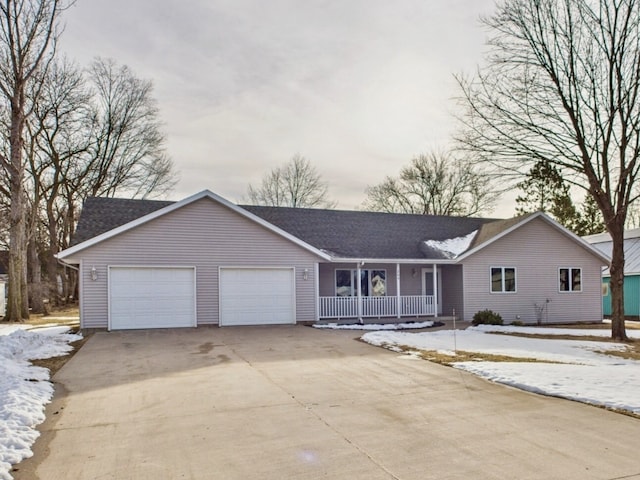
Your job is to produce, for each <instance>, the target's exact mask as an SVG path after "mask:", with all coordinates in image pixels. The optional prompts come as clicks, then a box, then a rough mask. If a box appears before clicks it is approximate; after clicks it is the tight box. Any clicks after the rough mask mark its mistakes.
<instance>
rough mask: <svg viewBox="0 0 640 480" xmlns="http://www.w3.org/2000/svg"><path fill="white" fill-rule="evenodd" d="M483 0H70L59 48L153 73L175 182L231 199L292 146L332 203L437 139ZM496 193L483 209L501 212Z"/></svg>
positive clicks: (446, 124)
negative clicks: (325, 184) (491, 204)
mask: <svg viewBox="0 0 640 480" xmlns="http://www.w3.org/2000/svg"><path fill="white" fill-rule="evenodd" d="M493 7H494V2H493V0H396V1H394V2H390V1H388V0H339V1H331V0H325V1H322V0H269V1H266V0H188V1H178V0H135V1H131V0H111V1H108V2H104V1H99V2H98V1H92V0H78V2H77V3H76V5H75V6H74V7H73V8H71V9H70V10H69V11H67V12H66V13H65V23H66V29H65V32H64V34H63V36H62V39H61V43H60V50H61V51H62V52H64V53H66V54H67V55H68V56H69V57H71V58H73V59H75V60H77V61H78V62H79V63H80V64H81V65H87V64H88V63H89V62H90V60H91V59H92V58H93V57H95V56H101V57H109V58H113V59H115V60H116V61H117V62H118V63H121V64H126V65H128V66H129V67H131V68H132V69H133V70H134V72H136V74H138V75H139V76H141V77H144V78H148V79H151V80H153V82H154V86H155V96H156V98H157V99H158V102H159V107H160V110H161V115H162V119H163V121H164V123H165V131H166V134H167V140H168V142H167V147H168V153H169V154H170V156H171V157H172V159H173V161H174V163H175V167H176V171H177V172H178V173H179V176H180V181H179V183H178V185H177V187H176V189H175V191H174V192H173V193H172V195H171V197H172V199H181V198H183V197H186V196H188V195H190V194H193V193H196V192H198V191H200V190H203V189H205V188H208V189H210V190H212V191H214V192H215V193H218V194H220V195H222V196H223V197H225V198H227V199H229V200H231V201H234V202H236V201H241V200H242V198H243V196H245V195H246V190H247V186H248V184H249V183H254V184H257V183H258V182H259V181H260V179H261V178H262V176H263V175H264V174H266V173H267V172H269V171H270V170H271V169H272V168H274V167H277V166H280V165H282V164H284V163H286V162H287V161H288V160H289V159H290V158H291V157H292V156H293V155H294V154H296V153H299V154H301V155H303V156H304V157H306V158H308V159H309V160H310V161H311V162H312V163H313V165H314V166H315V167H316V168H317V170H318V171H319V173H320V174H321V176H322V177H323V179H324V180H326V181H327V182H328V183H329V188H330V196H331V198H332V199H334V200H336V201H337V202H338V208H343V209H353V208H357V207H358V206H359V205H360V204H361V203H362V201H363V200H364V197H365V194H364V190H365V188H366V186H367V185H373V184H376V183H379V182H381V181H382V180H383V179H384V177H385V176H386V175H397V173H398V172H399V170H400V168H401V167H402V166H404V165H406V164H407V163H408V162H409V161H410V160H411V158H412V157H414V156H415V155H417V154H419V153H422V152H426V151H429V150H432V149H443V148H446V147H447V145H448V144H449V142H450V139H451V135H452V133H453V131H454V128H455V121H454V118H453V113H454V111H455V110H456V105H455V101H454V100H453V97H455V96H456V95H457V93H458V90H457V86H456V83H455V80H454V78H453V74H454V73H472V72H473V71H474V70H475V68H476V66H477V64H478V63H480V62H481V61H482V53H483V51H484V50H485V45H484V41H485V36H486V31H485V30H484V29H483V28H482V27H481V26H480V23H479V17H480V15H481V14H488V13H491V12H492V10H493ZM512 213H513V206H512V205H511V204H510V202H503V203H502V205H501V206H500V207H499V208H497V209H496V211H495V212H494V215H503V216H504V215H510V214H512Z"/></svg>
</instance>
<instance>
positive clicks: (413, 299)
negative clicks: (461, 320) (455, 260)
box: [318, 262, 462, 320]
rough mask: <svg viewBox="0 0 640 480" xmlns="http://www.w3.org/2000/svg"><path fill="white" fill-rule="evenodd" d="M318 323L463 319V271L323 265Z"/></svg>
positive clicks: (439, 267)
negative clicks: (355, 320) (331, 321)
mask: <svg viewBox="0 0 640 480" xmlns="http://www.w3.org/2000/svg"><path fill="white" fill-rule="evenodd" d="M318 287H319V296H318V319H319V320H331V319H336V320H340V319H358V320H365V319H373V318H375V319H382V318H396V319H400V318H406V317H412V318H418V317H434V318H435V317H438V316H440V315H443V314H445V315H456V314H458V315H461V314H462V267H461V266H459V265H449V264H415V263H411V264H401V263H395V264H389V263H366V262H357V263H355V264H354V263H339V264H338V263H324V264H320V265H319V266H318Z"/></svg>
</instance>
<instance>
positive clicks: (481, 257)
mask: <svg viewBox="0 0 640 480" xmlns="http://www.w3.org/2000/svg"><path fill="white" fill-rule="evenodd" d="M492 266H495V267H516V269H517V273H516V276H517V277H516V282H517V293H491V292H490V268H491V267H492ZM559 267H578V268H582V292H579V293H577V292H576V293H560V292H559V291H558V268H559ZM601 267H602V261H601V260H599V259H597V258H596V257H595V256H593V255H592V254H591V253H589V252H588V251H587V250H586V249H584V248H582V247H580V246H578V245H577V244H576V243H575V242H574V241H572V240H571V239H569V238H568V237H566V236H565V235H563V234H561V233H560V232H559V231H558V230H556V229H555V228H553V227H552V226H550V225H549V224H547V223H546V222H545V221H544V220H542V219H534V220H532V221H531V222H529V223H527V224H526V225H524V226H522V227H521V228H519V229H517V230H515V231H513V232H511V233H510V234H508V235H507V236H505V237H503V238H501V239H499V240H497V241H496V242H494V243H493V244H491V245H489V246H487V247H485V248H484V249H482V250H480V251H479V252H478V253H477V254H475V255H472V256H471V257H469V258H468V259H466V260H464V262H463V268H464V296H465V306H464V318H465V319H466V320H471V318H472V317H473V315H474V313H476V312H477V311H479V310H484V309H486V308H488V309H491V310H494V311H496V312H498V313H500V314H501V315H502V317H503V319H504V321H505V323H511V322H513V321H515V320H516V319H518V317H519V319H520V320H521V321H523V322H525V323H535V322H536V321H537V318H536V312H535V308H534V305H535V304H538V305H545V306H547V308H548V311H547V312H545V314H544V316H543V321H547V317H548V321H549V322H571V321H599V320H601V319H602V297H601V295H602V293H601V278H600V275H601ZM547 300H548V302H547Z"/></svg>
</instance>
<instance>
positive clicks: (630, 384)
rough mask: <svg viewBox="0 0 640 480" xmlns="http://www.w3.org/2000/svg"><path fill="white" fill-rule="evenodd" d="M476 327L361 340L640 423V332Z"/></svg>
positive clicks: (386, 333)
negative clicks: (623, 336) (622, 338)
mask: <svg viewBox="0 0 640 480" xmlns="http://www.w3.org/2000/svg"><path fill="white" fill-rule="evenodd" d="M627 334H628V336H629V337H630V341H629V342H626V343H615V342H612V341H610V339H609V338H608V336H609V335H610V331H609V330H608V329H594V328H573V329H568V328H541V327H511V326H504V327H502V326H478V327H471V328H467V329H466V330H439V331H434V332H418V333H409V332H400V331H377V332H369V333H366V334H364V335H363V336H362V340H364V341H365V342H368V343H370V344H373V345H377V346H381V347H384V348H388V349H391V350H394V351H397V352H402V353H405V354H410V355H415V356H419V357H421V358H424V359H425V360H429V361H436V362H439V363H442V364H445V365H450V366H452V367H454V368H458V369H461V370H465V371H468V372H470V373H473V374H475V375H478V376H480V377H482V378H485V379H487V380H490V381H494V382H498V383H503V384H505V385H510V386H513V387H516V388H520V389H522V390H527V391H531V392H535V393H540V394H543V395H551V396H556V397H562V398H567V399H570V400H576V401H580V402H584V403H589V404H592V405H597V406H601V407H605V408H609V409H612V410H616V411H619V412H622V413H627V414H630V415H633V416H638V417H640V360H639V358H640V330H638V329H633V328H629V329H628V330H627Z"/></svg>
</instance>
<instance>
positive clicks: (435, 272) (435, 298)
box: [433, 263, 438, 318]
mask: <svg viewBox="0 0 640 480" xmlns="http://www.w3.org/2000/svg"><path fill="white" fill-rule="evenodd" d="M437 269H438V266H437V265H436V264H435V263H434V264H433V314H434V316H435V317H436V318H437V317H438V270H437Z"/></svg>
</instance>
